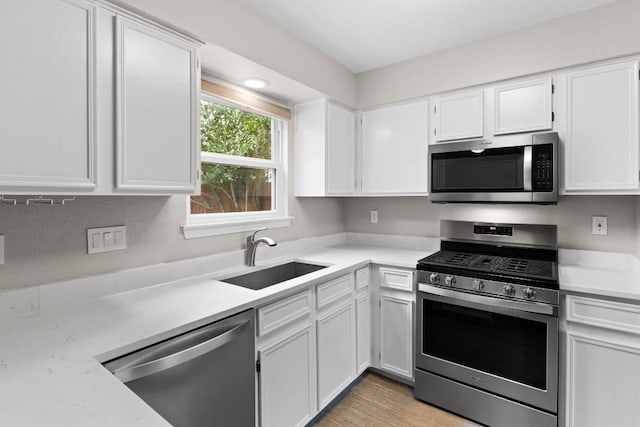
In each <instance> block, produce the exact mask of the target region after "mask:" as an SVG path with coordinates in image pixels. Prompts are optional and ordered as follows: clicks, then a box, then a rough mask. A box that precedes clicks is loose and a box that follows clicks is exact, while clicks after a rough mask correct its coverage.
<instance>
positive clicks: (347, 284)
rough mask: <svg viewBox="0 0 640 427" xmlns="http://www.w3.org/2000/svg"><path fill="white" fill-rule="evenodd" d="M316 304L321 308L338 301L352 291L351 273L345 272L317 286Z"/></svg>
mask: <svg viewBox="0 0 640 427" xmlns="http://www.w3.org/2000/svg"><path fill="white" fill-rule="evenodd" d="M317 291H318V292H317V295H318V297H317V304H318V308H322V307H324V306H326V305H328V304H331V303H332V302H334V301H338V300H340V299H342V298H344V297H346V296H347V295H349V296H350V295H351V293H352V292H353V275H352V274H347V275H344V276H342V277H338V278H337V279H334V280H332V281H330V282H326V283H323V284H321V285H318V287H317Z"/></svg>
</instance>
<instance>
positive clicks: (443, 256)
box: [424, 251, 473, 266]
mask: <svg viewBox="0 0 640 427" xmlns="http://www.w3.org/2000/svg"><path fill="white" fill-rule="evenodd" d="M472 256H473V254H468V253H464V252H449V251H440V252H436V253H435V254H433V255H431V256H428V257H427V258H425V259H424V262H430V263H433V264H441V265H455V266H466V265H467V264H469V262H470V261H471V257H472Z"/></svg>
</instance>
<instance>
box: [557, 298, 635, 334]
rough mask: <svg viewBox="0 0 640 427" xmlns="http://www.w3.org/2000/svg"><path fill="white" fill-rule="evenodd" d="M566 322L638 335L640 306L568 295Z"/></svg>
mask: <svg viewBox="0 0 640 427" xmlns="http://www.w3.org/2000/svg"><path fill="white" fill-rule="evenodd" d="M567 320H568V321H569V322H574V323H582V324H586V325H592V326H599V327H601V328H607V329H614V330H617V331H623V332H630V333H634V334H640V306H637V305H633V304H625V303H621V302H615V301H605V300H598V299H592V298H584V297H577V296H573V295H568V296H567Z"/></svg>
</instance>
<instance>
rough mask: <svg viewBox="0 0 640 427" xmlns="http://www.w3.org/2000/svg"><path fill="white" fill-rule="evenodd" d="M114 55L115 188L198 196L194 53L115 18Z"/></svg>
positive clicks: (146, 28)
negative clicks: (196, 193) (196, 194)
mask: <svg viewBox="0 0 640 427" xmlns="http://www.w3.org/2000/svg"><path fill="white" fill-rule="evenodd" d="M115 51H116V125H117V126H116V127H117V129H116V152H117V165H116V168H117V180H116V186H117V189H119V190H124V191H132V192H135V191H140V192H158V193H167V192H169V193H180V192H183V193H194V192H195V191H196V189H197V181H198V178H199V177H198V174H197V170H198V169H199V165H198V162H199V155H198V153H199V150H198V148H199V147H198V145H199V123H198V118H199V96H200V95H199V88H200V78H199V72H198V71H199V70H198V57H197V50H196V48H195V47H194V46H193V45H192V44H189V43H186V42H183V41H182V40H181V39H179V38H177V37H176V36H174V35H172V34H169V33H165V32H163V31H160V30H159V29H155V28H151V27H149V26H147V25H144V24H142V23H138V22H135V21H132V20H130V19H128V18H124V17H116V48H115Z"/></svg>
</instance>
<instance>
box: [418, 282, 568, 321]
mask: <svg viewBox="0 0 640 427" xmlns="http://www.w3.org/2000/svg"><path fill="white" fill-rule="evenodd" d="M418 291H420V292H424V293H427V294H432V295H439V296H441V297H447V298H453V299H457V300H461V301H467V302H471V303H476V304H482V305H486V306H491V307H498V308H506V309H512V310H519V311H527V312H529V313H538V314H546V315H549V316H558V307H556V306H555V305H551V304H544V303H539V302H520V301H515V300H508V299H504V298H493V297H487V296H483V295H474V294H470V293H466V292H459V291H452V290H449V289H442V288H439V287H437V286H433V285H429V284H426V283H418Z"/></svg>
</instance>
